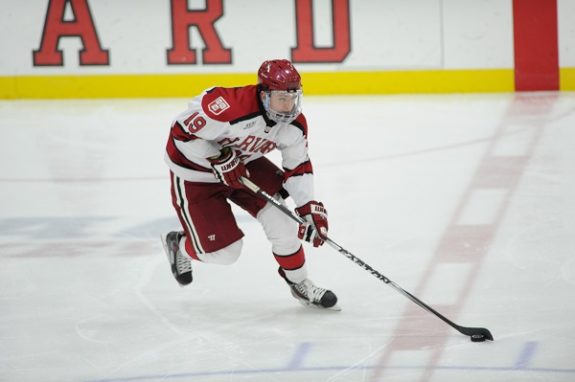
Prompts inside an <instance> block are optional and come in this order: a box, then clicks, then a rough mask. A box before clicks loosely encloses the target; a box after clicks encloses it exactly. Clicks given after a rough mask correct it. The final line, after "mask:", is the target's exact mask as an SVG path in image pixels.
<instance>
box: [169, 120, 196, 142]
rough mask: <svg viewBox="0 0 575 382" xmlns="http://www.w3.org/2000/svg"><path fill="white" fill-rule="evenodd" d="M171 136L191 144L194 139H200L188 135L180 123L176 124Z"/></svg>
mask: <svg viewBox="0 0 575 382" xmlns="http://www.w3.org/2000/svg"><path fill="white" fill-rule="evenodd" d="M170 134H171V136H172V137H174V138H175V139H177V140H178V141H182V142H189V141H193V140H194V139H198V137H196V136H195V135H193V134H190V133H188V132H187V131H186V130H185V129H184V127H183V126H182V125H180V123H179V122H174V124H173V125H172V129H171V132H170Z"/></svg>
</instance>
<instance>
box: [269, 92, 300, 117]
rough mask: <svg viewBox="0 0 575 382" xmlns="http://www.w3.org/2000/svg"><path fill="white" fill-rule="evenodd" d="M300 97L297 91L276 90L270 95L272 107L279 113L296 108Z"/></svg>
mask: <svg viewBox="0 0 575 382" xmlns="http://www.w3.org/2000/svg"><path fill="white" fill-rule="evenodd" d="M298 97H299V94H298V93H297V92H287V91H282V90H274V91H272V92H271V96H270V108H272V109H273V110H275V111H277V112H278V113H289V112H290V111H292V110H293V109H294V107H295V104H296V102H297V99H298Z"/></svg>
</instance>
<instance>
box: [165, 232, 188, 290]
mask: <svg viewBox="0 0 575 382" xmlns="http://www.w3.org/2000/svg"><path fill="white" fill-rule="evenodd" d="M182 236H184V232H176V231H172V232H168V234H166V235H164V236H162V244H164V250H165V251H166V255H168V260H169V261H170V266H171V268H172V274H173V275H174V278H175V279H176V281H177V282H178V283H179V284H180V285H181V286H186V285H188V284H190V283H191V282H192V280H193V278H192V260H191V259H190V258H189V257H188V256H186V255H185V254H183V253H182V252H181V251H180V239H181V238H182Z"/></svg>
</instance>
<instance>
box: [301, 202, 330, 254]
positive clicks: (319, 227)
mask: <svg viewBox="0 0 575 382" xmlns="http://www.w3.org/2000/svg"><path fill="white" fill-rule="evenodd" d="M295 210H296V212H297V214H298V215H299V216H301V217H302V218H304V219H305V220H306V222H305V223H303V224H300V226H299V230H298V237H299V238H300V239H302V240H305V241H307V242H310V243H312V244H313V246H314V247H319V246H320V245H322V244H323V242H324V239H325V238H326V237H327V230H328V224H327V211H326V209H325V208H324V207H323V203H319V202H316V201H315V200H312V201H310V202H307V203H306V204H304V205H303V206H301V207H299V208H296V209H295Z"/></svg>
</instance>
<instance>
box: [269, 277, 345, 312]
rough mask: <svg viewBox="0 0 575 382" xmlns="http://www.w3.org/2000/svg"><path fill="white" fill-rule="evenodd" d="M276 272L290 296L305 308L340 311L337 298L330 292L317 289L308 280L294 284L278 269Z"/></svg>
mask: <svg viewBox="0 0 575 382" xmlns="http://www.w3.org/2000/svg"><path fill="white" fill-rule="evenodd" d="M278 272H279V274H280V276H281V277H283V279H284V280H285V281H286V282H287V284H288V285H289V287H290V290H291V294H292V295H293V296H294V297H295V298H296V299H297V300H298V301H299V302H300V303H301V304H303V305H305V306H315V307H318V308H325V309H333V310H340V309H339V307H338V306H337V305H336V304H337V296H336V295H335V293H333V292H332V291H330V290H327V289H323V288H318V287H317V286H315V285H314V283H312V282H311V281H310V280H308V279H305V280H303V281H302V282H300V283H297V284H296V283H294V282H292V281H290V280H288V278H287V277H286V275H285V272H284V270H283V269H282V268H281V267H280V268H279V269H278Z"/></svg>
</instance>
